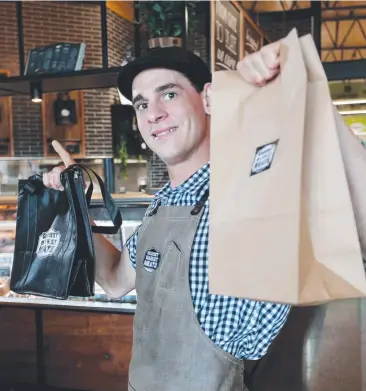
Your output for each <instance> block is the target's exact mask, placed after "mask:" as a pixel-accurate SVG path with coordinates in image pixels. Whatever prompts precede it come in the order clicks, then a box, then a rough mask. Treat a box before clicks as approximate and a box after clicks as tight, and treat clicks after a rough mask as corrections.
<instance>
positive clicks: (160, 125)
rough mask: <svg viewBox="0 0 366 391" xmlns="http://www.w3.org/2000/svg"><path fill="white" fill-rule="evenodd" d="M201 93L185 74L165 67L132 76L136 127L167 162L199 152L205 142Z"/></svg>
mask: <svg viewBox="0 0 366 391" xmlns="http://www.w3.org/2000/svg"><path fill="white" fill-rule="evenodd" d="M203 94H204V93H199V92H197V91H196V89H195V88H194V87H193V86H192V85H191V83H190V81H189V80H188V79H187V78H186V77H185V76H183V75H182V74H180V73H179V72H176V71H172V70H168V69H151V70H147V71H144V72H141V73H140V74H139V75H138V76H137V77H136V78H135V80H134V82H133V86H132V95H133V97H132V103H133V106H134V108H135V111H136V119H137V123H138V127H139V130H140V132H141V135H142V137H143V139H144V140H145V142H146V144H147V145H148V146H149V147H150V149H151V150H153V151H154V152H155V153H156V154H157V155H158V156H159V157H160V158H161V159H162V160H163V161H164V162H165V163H166V164H167V165H175V164H179V163H181V162H182V161H184V160H187V159H189V158H190V157H191V156H193V155H194V154H197V153H203V151H202V149H204V148H206V145H208V142H207V139H208V134H209V126H208V119H207V115H206V111H205V106H204V98H203ZM203 145H204V147H203Z"/></svg>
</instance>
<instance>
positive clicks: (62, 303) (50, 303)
mask: <svg viewBox="0 0 366 391" xmlns="http://www.w3.org/2000/svg"><path fill="white" fill-rule="evenodd" d="M2 306H14V307H28V308H29V307H32V308H35V307H41V308H44V309H57V308H59V309H69V310H74V311H75V310H76V311H78V310H84V311H98V312H114V313H115V312H119V313H131V314H134V313H135V309H136V304H132V303H115V302H101V301H98V302H96V301H87V300H72V299H69V300H57V299H46V298H35V299H34V298H21V297H0V307H2Z"/></svg>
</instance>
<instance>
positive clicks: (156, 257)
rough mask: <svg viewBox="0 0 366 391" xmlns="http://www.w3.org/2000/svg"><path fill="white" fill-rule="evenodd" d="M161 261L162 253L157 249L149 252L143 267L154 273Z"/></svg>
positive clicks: (146, 254)
mask: <svg viewBox="0 0 366 391" xmlns="http://www.w3.org/2000/svg"><path fill="white" fill-rule="evenodd" d="M159 261H160V253H159V251H156V250H155V249H153V248H152V249H151V250H147V251H146V253H145V257H144V260H143V262H142V266H143V267H144V268H145V269H146V270H147V271H148V272H153V271H154V270H156V269H157V268H158V266H159Z"/></svg>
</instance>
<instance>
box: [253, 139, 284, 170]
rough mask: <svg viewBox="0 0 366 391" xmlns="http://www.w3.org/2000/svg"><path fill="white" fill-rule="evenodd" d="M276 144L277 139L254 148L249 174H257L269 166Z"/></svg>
mask: <svg viewBox="0 0 366 391" xmlns="http://www.w3.org/2000/svg"><path fill="white" fill-rule="evenodd" d="M277 144H278V140H276V141H274V142H273V143H269V144H265V145H262V146H260V147H258V148H257V149H256V151H255V156H254V161H253V165H252V171H251V173H250V176H252V175H256V174H259V173H260V172H263V171H265V170H268V169H269V168H270V167H271V164H272V161H273V158H274V154H275V152H276V148H277Z"/></svg>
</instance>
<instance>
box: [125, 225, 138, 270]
mask: <svg viewBox="0 0 366 391" xmlns="http://www.w3.org/2000/svg"><path fill="white" fill-rule="evenodd" d="M140 227H141V225H140V226H139V227H137V229H136V230H135V232H134V233H133V234H132V235H131V236H130V237H129V238H128V239H127V241H126V247H127V250H128V253H129V256H130V261H131V263H132V266H133V267H134V268H135V269H136V246H137V236H138V233H139V228H140Z"/></svg>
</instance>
